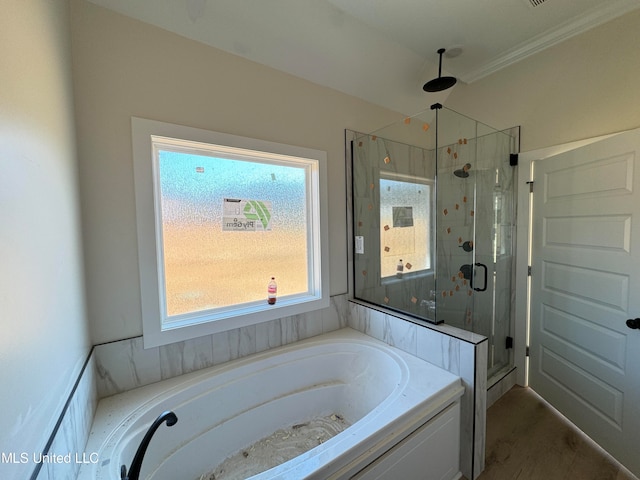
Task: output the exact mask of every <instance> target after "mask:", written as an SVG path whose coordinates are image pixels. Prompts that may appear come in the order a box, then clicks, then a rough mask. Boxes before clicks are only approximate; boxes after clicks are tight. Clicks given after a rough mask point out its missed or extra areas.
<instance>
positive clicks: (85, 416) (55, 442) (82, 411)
mask: <svg viewBox="0 0 640 480" xmlns="http://www.w3.org/2000/svg"><path fill="white" fill-rule="evenodd" d="M94 353H95V352H94ZM94 353H92V354H90V356H89V359H88V362H87V365H86V366H85V368H84V370H83V371H82V372H81V373H80V377H79V380H78V384H77V386H76V388H75V390H74V391H73V392H72V394H71V396H70V398H69V403H68V405H67V407H66V410H65V411H64V412H63V414H62V418H61V419H60V424H59V426H58V428H57V429H56V430H55V432H53V434H52V435H53V438H52V439H51V444H50V446H49V448H48V449H47V451H46V452H43V455H68V454H70V457H69V458H70V461H66V460H65V461H63V462H45V461H43V462H42V463H41V465H39V466H36V467H35V469H34V471H33V473H32V475H31V477H30V478H31V480H58V479H72V478H76V477H77V476H78V471H79V470H80V466H81V465H82V461H91V459H92V458H91V457H90V455H89V453H88V452H85V450H84V448H85V445H86V444H87V439H88V438H89V433H90V432H91V425H92V422H93V417H94V415H95V412H96V409H97V407H98V394H97V390H96V369H95V355H94ZM76 454H77V456H76Z"/></svg>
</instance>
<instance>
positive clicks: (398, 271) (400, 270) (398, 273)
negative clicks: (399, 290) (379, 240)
mask: <svg viewBox="0 0 640 480" xmlns="http://www.w3.org/2000/svg"><path fill="white" fill-rule="evenodd" d="M403 273H404V264H403V263H402V259H400V260H398V266H397V267H396V277H398V278H402V274H403Z"/></svg>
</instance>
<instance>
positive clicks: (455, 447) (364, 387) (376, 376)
mask: <svg viewBox="0 0 640 480" xmlns="http://www.w3.org/2000/svg"><path fill="white" fill-rule="evenodd" d="M462 393H463V387H462V386H461V382H460V379H459V378H458V377H456V376H454V375H452V374H450V373H449V372H446V371H444V370H442V369H440V368H438V367H436V366H434V365H432V364H430V363H427V362H424V361H422V360H420V359H418V358H416V357H413V356H411V355H408V354H406V353H404V352H402V351H400V350H398V349H396V348H393V347H390V346H388V345H386V344H384V343H382V342H379V341H377V340H374V339H372V338H371V337H368V336H366V335H363V334H361V333H359V332H356V331H354V330H351V329H343V330H340V331H337V332H332V333H329V334H326V335H322V336H318V337H314V338H311V339H308V340H304V341H300V342H297V343H294V344H290V345H287V346H284V347H280V348H277V349H273V350H270V351H268V352H264V353H259V354H255V355H252V356H250V357H245V358H242V359H238V360H235V361H232V362H228V363H225V364H223V365H220V366H217V367H212V368H208V369H205V370H200V371H198V372H194V373H191V374H187V375H183V376H181V377H176V378H172V379H169V380H165V381H162V382H158V383H155V384H152V385H148V386H145V387H141V388H137V389H135V390H131V391H128V392H125V393H122V394H119V395H115V396H112V397H108V398H106V399H103V400H102V401H101V402H100V404H99V405H98V410H97V413H96V417H95V419H94V423H93V426H92V431H91V435H90V437H89V442H88V443H87V447H86V450H85V456H86V457H87V458H93V459H97V462H96V463H93V464H91V463H87V464H85V465H83V466H82V468H81V470H80V474H79V477H78V478H80V479H91V480H93V479H109V480H111V479H118V478H120V466H121V465H122V464H126V465H127V468H129V467H130V464H131V460H132V458H133V455H134V453H135V451H136V449H137V447H138V444H139V443H140V440H141V439H142V437H143V436H144V434H145V432H146V431H147V429H148V428H149V426H150V425H151V423H152V422H153V421H154V420H155V418H156V417H157V416H158V415H159V414H160V413H162V412H163V411H165V410H173V411H174V412H175V414H176V415H177V416H178V423H177V424H176V425H174V426H172V427H167V426H166V425H164V424H163V425H161V426H160V428H159V429H158V430H157V431H156V434H155V436H154V437H153V439H152V441H151V443H150V445H149V448H148V450H147V453H146V455H145V457H144V462H143V464H142V472H141V475H140V478H141V479H154V480H168V479H172V480H173V479H185V480H196V479H198V478H200V475H201V474H203V473H205V472H207V471H209V470H211V469H212V468H214V467H215V466H216V465H218V464H219V463H221V462H222V461H223V460H224V459H225V458H226V457H228V456H230V455H232V454H234V453H236V452H238V451H240V450H242V449H243V448H246V447H248V446H249V445H251V444H252V443H254V442H255V441H257V440H259V439H261V438H264V437H266V436H268V435H269V434H271V433H272V432H274V431H276V430H278V429H280V428H283V427H285V426H291V425H294V424H298V423H302V422H304V421H306V420H308V419H309V418H311V417H314V416H318V415H327V414H331V413H336V412H337V413H340V414H341V415H342V416H344V417H345V419H346V420H347V421H348V422H350V423H352V425H351V426H350V427H349V428H347V429H346V430H345V431H343V432H342V433H339V434H338V435H336V436H334V437H333V438H331V439H330V440H328V441H326V442H325V443H323V444H321V445H319V446H317V447H315V448H313V449H311V450H309V451H307V452H306V453H304V454H302V455H299V456H298V457H295V458H294V459H292V460H290V461H288V462H286V463H283V464H281V465H279V466H277V467H274V468H272V469H270V470H267V471H265V472H263V473H261V474H258V475H255V476H254V477H251V478H252V479H255V480H258V479H259V480H263V479H271V478H277V479H290V480H300V479H303V478H308V479H319V480H326V479H329V478H336V479H342V478H403V479H408V478H421V479H425V478H438V479H441V478H443V479H444V478H459V476H460V473H459V470H458V456H459V453H458V451H459V436H458V435H459V406H458V399H459V397H460V396H461V395H462ZM416 431H417V432H416ZM420 432H423V434H421V435H420ZM405 439H406V440H405ZM415 445H418V447H415ZM407 452H408V453H407ZM96 454H97V455H96ZM429 455H430V458H431V459H430V460H429V459H428V458H427V456H429ZM412 462H413V463H412ZM398 468H400V470H398ZM403 468H404V469H405V470H411V471H414V470H418V472H415V473H416V475H414V476H412V477H407V476H406V475H407V473H406V472H405V473H402V474H401V476H397V477H396V476H395V475H393V476H391V477H388V476H387V477H385V475H387V474H384V472H387V471H392V472H396V473H397V472H400V471H401V470H402V469H403ZM390 469H391V470H390ZM380 472H383V473H382V474H380ZM381 475H382V476H381Z"/></svg>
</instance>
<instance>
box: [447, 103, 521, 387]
mask: <svg viewBox="0 0 640 480" xmlns="http://www.w3.org/2000/svg"><path fill="white" fill-rule="evenodd" d="M438 120H439V126H440V127H441V128H439V132H444V133H442V134H440V133H439V137H438V139H439V142H438V176H437V201H436V204H437V223H438V227H437V240H436V245H437V258H436V271H437V277H436V301H437V309H436V316H437V321H439V322H444V323H447V324H449V325H452V326H455V327H458V328H462V329H465V330H468V331H472V332H474V333H478V334H481V335H484V336H486V337H487V338H488V339H489V358H488V376H489V377H491V376H492V375H494V374H495V373H497V372H499V371H500V370H501V369H503V368H505V367H508V366H509V365H510V352H511V350H510V327H511V322H510V319H511V308H512V290H511V285H512V280H513V279H512V273H511V272H512V267H513V265H514V257H513V247H512V240H513V228H515V208H514V201H515V184H514V178H515V169H514V168H513V167H512V166H510V153H511V152H512V151H513V145H512V144H513V139H512V137H511V136H510V135H508V134H506V133H504V132H499V131H496V130H494V129H491V128H490V127H487V126H485V125H482V124H480V123H478V122H476V121H474V120H471V119H469V118H466V117H464V116H461V115H459V114H457V113H456V112H453V111H451V110H446V109H444V110H442V111H441V112H439V119H438Z"/></svg>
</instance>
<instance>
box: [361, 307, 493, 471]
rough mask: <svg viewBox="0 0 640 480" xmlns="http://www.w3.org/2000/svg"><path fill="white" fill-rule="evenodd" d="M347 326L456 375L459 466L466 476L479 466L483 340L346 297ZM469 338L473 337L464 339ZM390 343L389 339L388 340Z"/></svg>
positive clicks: (482, 429)
mask: <svg viewBox="0 0 640 480" xmlns="http://www.w3.org/2000/svg"><path fill="white" fill-rule="evenodd" d="M349 326H350V327H351V328H353V329H355V330H359V331H361V332H363V333H365V334H367V335H370V336H372V337H374V338H377V339H378V340H382V341H384V342H386V343H389V344H391V345H394V346H396V347H398V348H401V349H403V350H405V351H406V352H407V353H411V354H413V355H416V356H417V357H419V358H422V359H423V360H426V361H428V362H430V363H433V364H435V365H437V366H438V367H441V368H443V369H445V370H447V371H449V372H451V373H454V374H455V375H458V376H459V377H460V378H461V379H462V384H463V385H464V387H465V393H464V395H463V396H462V398H461V399H460V416H461V419H460V421H461V425H462V430H461V438H460V465H461V469H462V473H463V474H464V475H465V476H466V477H467V478H475V477H476V476H477V475H479V473H480V472H481V471H482V466H483V465H484V451H485V446H484V445H485V434H484V432H485V423H486V420H485V419H486V378H487V367H486V365H487V364H486V360H487V341H486V339H485V338H484V337H482V336H481V335H477V334H472V335H469V332H466V331H463V330H458V329H452V328H451V327H448V329H447V331H448V332H450V333H455V332H456V331H459V332H460V336H461V337H462V338H457V337H455V336H451V335H450V334H447V333H444V332H442V331H440V330H441V329H442V327H440V326H433V328H430V327H421V326H419V325H416V324H414V323H412V322H409V321H407V320H405V319H403V318H399V317H396V316H395V315H393V314H391V313H384V312H381V311H379V310H375V309H372V308H369V307H367V306H365V305H363V304H360V303H357V302H351V305H350V317H349ZM468 339H473V340H474V341H475V342H469V341H468ZM392 342H393V343H392Z"/></svg>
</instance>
